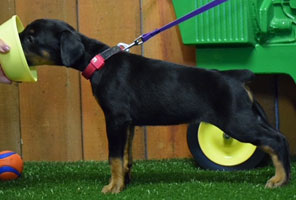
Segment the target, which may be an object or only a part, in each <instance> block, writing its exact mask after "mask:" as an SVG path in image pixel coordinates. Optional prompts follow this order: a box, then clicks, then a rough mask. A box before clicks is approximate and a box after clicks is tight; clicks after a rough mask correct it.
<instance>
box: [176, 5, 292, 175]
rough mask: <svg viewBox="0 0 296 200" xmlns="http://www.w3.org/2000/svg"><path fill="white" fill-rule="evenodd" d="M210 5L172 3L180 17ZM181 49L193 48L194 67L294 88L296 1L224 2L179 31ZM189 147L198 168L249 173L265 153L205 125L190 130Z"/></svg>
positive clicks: (181, 25)
mask: <svg viewBox="0 0 296 200" xmlns="http://www.w3.org/2000/svg"><path fill="white" fill-rule="evenodd" d="M210 1H211V0H185V1H184V0H173V4H174V7H175V11H176V15H177V18H178V17H182V16H183V15H185V14H187V13H189V12H190V11H192V10H194V9H196V8H199V7H201V6H202V5H204V4H206V3H208V2H210ZM179 27H180V31H181V35H182V40H183V43H184V44H189V45H195V46H196V57H197V63H198V67H203V68H207V69H219V70H230V69H249V70H252V71H253V72H255V73H259V74H275V73H276V74H288V75H290V76H291V77H292V78H293V80H294V81H295V82H296V65H295V59H293V57H294V55H295V54H296V0H228V1H227V2H225V3H223V4H221V5H219V6H217V7H215V8H213V9H211V10H209V11H207V12H205V13H203V14H201V15H199V16H197V17H195V18H192V19H190V20H188V21H186V22H184V23H182V24H180V25H179ZM187 138H188V145H189V148H190V151H191V152H192V154H193V157H194V158H195V159H196V161H197V162H198V163H199V165H200V166H201V167H204V168H207V169H214V170H236V169H250V168H254V167H256V166H257V165H259V164H260V163H261V161H262V160H263V158H264V157H265V155H264V153H263V152H261V151H260V150H259V149H257V148H256V147H255V146H253V145H251V144H247V143H241V142H239V141H237V140H235V139H233V138H230V137H229V136H227V133H224V132H223V131H221V130H220V129H219V128H218V127H215V126H214V125H212V124H207V123H204V122H201V123H198V124H191V125H190V126H189V128H188V135H187Z"/></svg>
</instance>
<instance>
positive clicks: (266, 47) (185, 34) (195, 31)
mask: <svg viewBox="0 0 296 200" xmlns="http://www.w3.org/2000/svg"><path fill="white" fill-rule="evenodd" d="M210 1H211V0H173V4H174V7H175V11H176V15H177V18H179V17H182V16H183V15H185V14H187V13H189V12H190V11H192V10H194V9H196V8H198V7H201V6H202V5H204V4H206V3H208V2H210ZM295 18H296V0H228V1H227V2H225V3H223V4H221V5H219V6H217V7H215V8H213V9H211V10H209V11H207V12H205V13H203V14H200V15H198V16H196V17H194V18H192V19H190V20H188V21H186V22H184V23H182V24H180V25H179V26H180V31H181V35H182V40H183V43H184V44H191V45H196V56H197V63H198V66H199V67H203V68H208V69H219V70H229V69H250V70H252V71H253V72H255V73H284V74H289V75H290V76H291V77H292V78H293V79H294V81H295V82H296V64H295V63H296V62H295V60H296V59H293V58H294V57H296V56H295V55H296V35H295V31H296V19H295Z"/></svg>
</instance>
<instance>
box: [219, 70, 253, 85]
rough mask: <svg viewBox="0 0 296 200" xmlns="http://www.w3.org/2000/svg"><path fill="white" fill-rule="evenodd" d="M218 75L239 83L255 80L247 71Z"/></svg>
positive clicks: (250, 72)
mask: <svg viewBox="0 0 296 200" xmlns="http://www.w3.org/2000/svg"><path fill="white" fill-rule="evenodd" d="M220 73H222V74H223V75H226V76H228V77H231V78H233V79H235V80H238V81H240V82H248V81H251V80H253V79H254V78H255V74H254V73H253V72H252V71H250V70H247V69H242V70H227V71H220Z"/></svg>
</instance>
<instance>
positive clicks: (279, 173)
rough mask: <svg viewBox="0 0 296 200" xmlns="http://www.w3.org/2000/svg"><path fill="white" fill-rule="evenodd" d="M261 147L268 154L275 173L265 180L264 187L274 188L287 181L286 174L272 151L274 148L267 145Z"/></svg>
mask: <svg viewBox="0 0 296 200" xmlns="http://www.w3.org/2000/svg"><path fill="white" fill-rule="evenodd" d="M262 149H263V151H265V152H266V153H268V154H269V155H270V157H271V160H272V162H273V165H274V167H275V175H274V176H273V177H272V178H271V179H269V180H268V181H267V183H266V185H265V188H276V187H279V186H282V185H284V184H285V183H286V182H287V174H286V172H285V168H284V166H283V164H282V162H281V161H280V160H279V159H278V156H277V155H276V154H275V153H274V150H273V149H272V148H270V147H269V146H263V147H262Z"/></svg>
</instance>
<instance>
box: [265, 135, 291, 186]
mask: <svg viewBox="0 0 296 200" xmlns="http://www.w3.org/2000/svg"><path fill="white" fill-rule="evenodd" d="M273 131H274V132H276V134H275V135H276V137H275V139H274V140H271V139H270V137H269V138H266V139H265V140H264V141H266V142H265V144H263V145H261V148H262V150H263V151H265V152H266V153H268V154H269V155H270V157H271V160H272V162H273V165H274V167H275V175H274V176H273V177H272V178H271V179H269V180H268V181H267V183H266V185H265V187H266V188H276V187H279V186H282V185H284V184H285V183H287V182H288V181H289V179H290V157H289V145H288V142H287V140H286V138H285V137H284V136H283V135H282V134H281V133H279V132H277V131H276V130H273Z"/></svg>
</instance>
